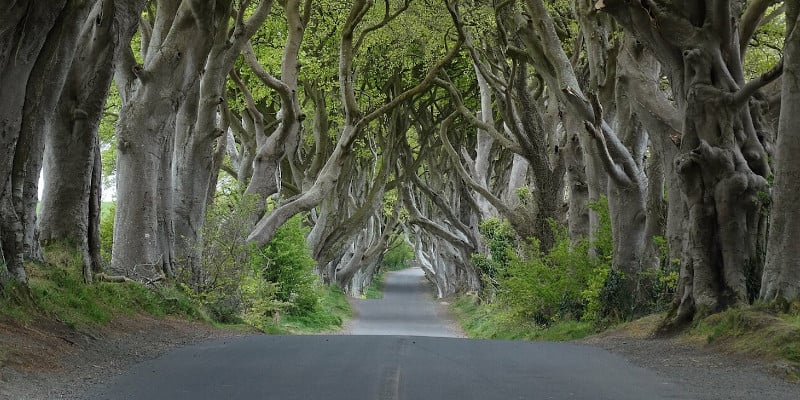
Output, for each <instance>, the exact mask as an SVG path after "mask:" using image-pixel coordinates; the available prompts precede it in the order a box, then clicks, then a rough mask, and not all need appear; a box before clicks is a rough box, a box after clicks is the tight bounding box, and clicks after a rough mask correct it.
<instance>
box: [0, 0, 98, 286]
mask: <svg viewBox="0 0 800 400" xmlns="http://www.w3.org/2000/svg"><path fill="white" fill-rule="evenodd" d="M93 4H94V2H83V1H67V0H60V1H51V2H40V1H18V2H14V3H13V4H11V6H10V7H8V8H7V9H6V10H5V11H4V12H3V16H2V17H0V121H3V122H2V123H1V124H0V149H2V151H3V154H4V156H3V158H2V159H1V160H0V185H2V186H0V264H3V266H2V267H0V286H5V283H6V282H7V281H8V280H10V279H14V280H17V281H19V282H22V283H25V282H26V281H27V275H26V273H25V267H24V264H23V259H24V258H25V253H26V248H27V249H28V254H29V255H34V256H35V255H36V254H35V253H36V251H35V248H36V247H37V246H38V244H37V243H35V241H36V240H38V239H37V238H36V236H35V235H34V229H35V221H36V217H35V212H36V196H37V188H38V180H39V172H40V168H41V163H42V157H43V150H44V134H45V130H46V129H47V127H48V124H49V123H50V121H51V117H52V115H53V112H54V110H55V107H56V104H57V100H58V93H60V91H61V88H62V87H63V86H64V82H65V80H66V77H67V73H68V71H69V68H70V65H71V64H72V59H73V57H74V55H75V49H76V46H77V42H78V38H79V34H80V32H81V27H82V26H83V25H84V22H85V21H86V16H87V14H88V13H89V11H90V10H91V9H92V6H93ZM45 93H51V94H50V95H45ZM26 234H27V235H26ZM26 240H27V244H26ZM32 253H33V254H32Z"/></svg>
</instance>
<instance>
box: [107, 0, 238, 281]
mask: <svg viewBox="0 0 800 400" xmlns="http://www.w3.org/2000/svg"><path fill="white" fill-rule="evenodd" d="M228 3H229V2H227V1H219V2H211V3H208V2H204V1H199V0H184V1H182V2H180V3H179V4H177V3H174V2H159V7H158V14H157V15H156V19H155V23H154V26H153V27H152V33H151V37H150V41H149V43H148V48H147V50H146V52H145V57H144V64H143V65H136V64H135V61H134V60H133V57H132V54H131V53H130V51H129V52H128V57H127V58H126V59H125V63H124V64H123V66H122V67H121V68H120V69H119V71H118V74H117V79H118V86H121V88H122V90H121V91H120V93H121V95H122V98H123V106H122V110H121V112H120V117H119V121H118V124H117V148H118V156H117V157H118V158H117V168H118V173H117V175H118V176H117V195H118V199H119V200H118V202H117V209H116V214H115V218H114V227H115V228H114V246H113V249H112V260H111V268H112V270H113V271H114V272H115V273H118V274H121V275H126V276H130V277H136V278H139V279H143V280H148V279H154V278H156V277H158V276H159V275H162V274H167V275H169V274H172V273H174V270H173V268H174V247H173V246H174V243H172V239H173V238H174V226H173V208H172V202H171V196H172V189H173V183H172V156H173V147H172V146H174V142H175V130H176V115H177V113H178V110H179V109H180V108H181V106H182V104H183V102H184V100H185V99H186V96H187V94H188V93H189V92H190V91H191V90H192V87H193V86H194V85H198V84H199V82H198V81H199V79H200V72H201V71H202V69H203V66H204V65H205V63H206V60H207V57H208V54H209V51H210V49H211V43H212V42H213V38H214V36H215V34H216V29H223V28H222V26H223V24H221V22H222V21H223V20H224V19H225V18H228V17H229V14H228V11H229V10H230V8H229V4H228ZM162 190H163V192H162Z"/></svg>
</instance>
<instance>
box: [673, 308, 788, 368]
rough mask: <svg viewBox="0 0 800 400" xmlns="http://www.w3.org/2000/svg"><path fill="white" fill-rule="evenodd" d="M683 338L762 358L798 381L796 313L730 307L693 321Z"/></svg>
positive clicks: (721, 349) (718, 348)
mask: <svg viewBox="0 0 800 400" xmlns="http://www.w3.org/2000/svg"><path fill="white" fill-rule="evenodd" d="M683 337H684V338H685V339H687V340H689V341H693V342H696V343H700V344H703V345H708V346H711V347H712V348H715V349H717V350H719V351H722V352H725V353H731V354H738V355H744V356H747V357H756V358H761V359H765V360H767V361H769V362H771V363H772V366H773V369H774V371H773V372H775V373H777V374H778V375H781V376H782V377H784V378H786V379H789V380H793V381H800V313H797V312H794V313H783V312H780V313H779V312H774V311H772V310H769V309H768V308H766V307H763V306H760V305H756V306H750V307H737V308H732V309H729V310H727V311H724V312H721V313H718V314H714V315H710V316H708V317H706V318H704V319H703V320H701V321H699V322H697V323H696V324H695V325H694V326H693V327H692V328H691V329H690V330H689V331H687V332H686V333H685V334H684V336H683Z"/></svg>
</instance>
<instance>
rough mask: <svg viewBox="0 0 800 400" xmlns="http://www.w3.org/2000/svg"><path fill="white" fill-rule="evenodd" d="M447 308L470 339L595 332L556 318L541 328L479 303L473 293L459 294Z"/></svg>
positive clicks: (538, 337) (560, 338)
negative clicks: (557, 320)
mask: <svg viewBox="0 0 800 400" xmlns="http://www.w3.org/2000/svg"><path fill="white" fill-rule="evenodd" d="M450 311H451V312H452V313H453V315H454V316H455V317H456V319H457V320H458V322H459V323H460V324H461V328H462V329H463V330H464V332H465V333H466V334H467V336H469V337H471V338H478V339H513V340H550V341H567V340H574V339H579V338H583V337H586V336H589V335H592V334H594V333H596V329H595V328H594V327H593V326H592V324H591V323H589V322H582V321H559V322H554V323H553V324H551V325H550V326H547V327H543V326H539V325H536V324H534V323H532V322H530V321H522V320H519V319H518V318H514V317H512V316H511V315H510V314H509V313H508V312H506V311H505V310H503V309H502V308H501V307H500V306H499V305H497V304H481V303H480V302H479V301H478V298H477V297H476V296H471V295H463V296H460V297H459V298H458V299H456V301H454V302H453V303H451V305H450Z"/></svg>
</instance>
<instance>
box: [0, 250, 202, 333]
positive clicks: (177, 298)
mask: <svg viewBox="0 0 800 400" xmlns="http://www.w3.org/2000/svg"><path fill="white" fill-rule="evenodd" d="M45 256H46V258H47V260H48V261H49V263H48V264H38V263H30V264H28V265H27V270H28V275H29V282H28V287H29V290H25V289H23V288H12V289H11V290H6V291H4V292H3V294H2V297H0V318H3V319H5V320H15V321H20V322H23V323H25V322H29V321H31V320H33V319H35V318H37V317H46V318H51V319H54V320H57V321H61V322H63V323H64V324H65V325H67V326H68V327H70V328H71V329H77V330H80V329H86V328H90V327H93V326H99V325H103V324H106V323H108V322H109V321H110V320H111V319H112V318H114V317H116V316H121V315H131V314H134V313H146V314H151V315H155V316H165V315H178V316H182V317H186V318H190V319H202V318H203V313H202V312H201V311H200V309H199V307H198V306H197V305H196V304H195V303H194V302H193V301H192V300H191V299H190V298H189V297H188V296H186V295H185V294H184V293H183V291H181V290H180V289H177V288H175V287H172V286H162V287H157V288H155V289H150V288H148V287H146V286H144V285H142V284H139V283H134V282H128V283H106V282H95V283H93V284H91V285H87V284H85V283H84V282H83V278H82V276H81V273H80V271H81V267H80V265H81V262H80V256H79V255H78V254H77V253H75V252H73V251H71V250H70V249H68V248H67V247H62V246H51V247H50V248H48V249H46V250H45Z"/></svg>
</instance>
